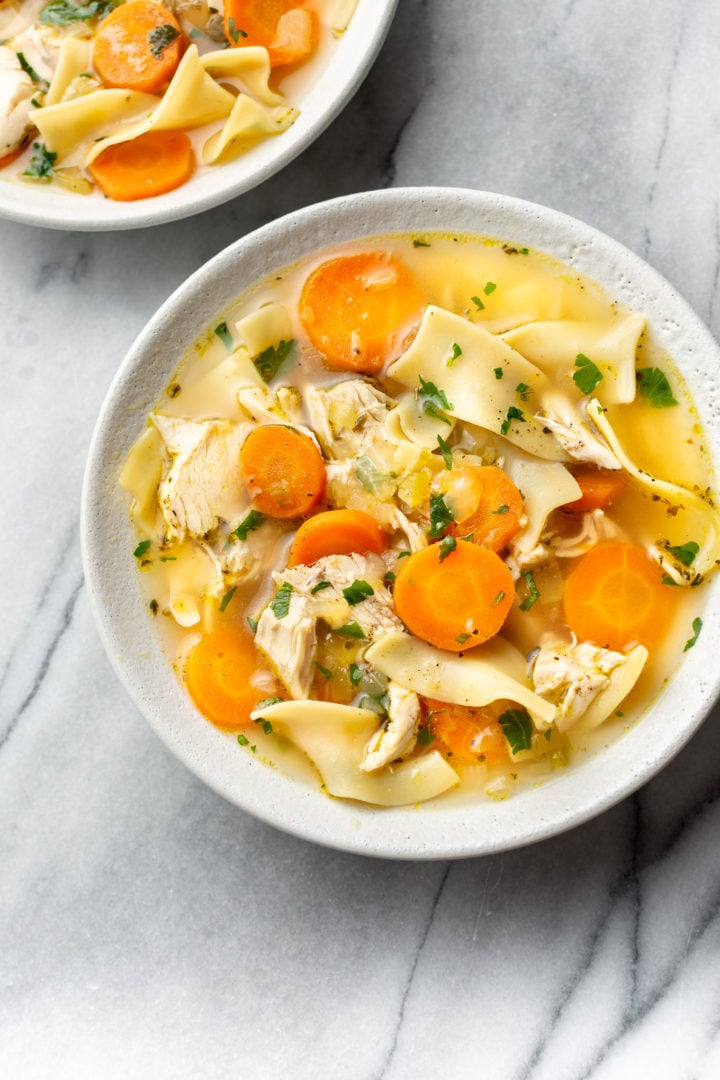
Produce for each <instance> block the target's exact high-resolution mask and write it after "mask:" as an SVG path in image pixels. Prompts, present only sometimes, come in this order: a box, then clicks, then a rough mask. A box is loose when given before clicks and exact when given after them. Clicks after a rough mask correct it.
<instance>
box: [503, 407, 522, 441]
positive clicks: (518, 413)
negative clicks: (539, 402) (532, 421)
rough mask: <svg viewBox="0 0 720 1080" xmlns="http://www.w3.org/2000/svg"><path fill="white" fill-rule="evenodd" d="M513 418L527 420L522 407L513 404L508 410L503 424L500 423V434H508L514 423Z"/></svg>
mask: <svg viewBox="0 0 720 1080" xmlns="http://www.w3.org/2000/svg"><path fill="white" fill-rule="evenodd" d="M513 420H522V422H523V423H526V422H527V421H526V419H525V415H524V413H523V411H522V409H517V408H516V407H515V406H514V405H511V406H510V408H509V409H508V411H507V415H506V417H505V419H504V420H503V422H502V424H501V425H500V434H501V435H507V433H508V431H509V430H510V425H511V424H512V422H513Z"/></svg>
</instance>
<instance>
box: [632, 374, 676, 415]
mask: <svg viewBox="0 0 720 1080" xmlns="http://www.w3.org/2000/svg"><path fill="white" fill-rule="evenodd" d="M635 378H636V379H637V388H638V393H640V394H641V395H642V397H644V398H646V399H647V401H648V403H649V404H650V405H652V407H653V409H669V408H670V406H671V405H677V401H676V400H675V398H674V397H673V392H672V390H671V389H670V383H669V382H668V379H667V375H665V373H664V372H663V371H661V370H660V368H640V370H639V371H637V372H636V373H635Z"/></svg>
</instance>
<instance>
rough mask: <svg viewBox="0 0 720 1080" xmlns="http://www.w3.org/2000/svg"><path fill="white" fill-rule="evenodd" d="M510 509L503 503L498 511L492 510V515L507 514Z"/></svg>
mask: <svg viewBox="0 0 720 1080" xmlns="http://www.w3.org/2000/svg"><path fill="white" fill-rule="evenodd" d="M509 509H510V507H509V506H508V505H507V503H503V504H502V506H498V508H497V510H491V511H490V513H491V514H507V512H508V511H509Z"/></svg>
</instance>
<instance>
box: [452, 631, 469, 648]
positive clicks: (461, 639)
mask: <svg viewBox="0 0 720 1080" xmlns="http://www.w3.org/2000/svg"><path fill="white" fill-rule="evenodd" d="M469 639H470V634H458V636H457V637H456V638H455V640H456V641H457V643H458V645H464V644H465V642H466V641H468V640H469Z"/></svg>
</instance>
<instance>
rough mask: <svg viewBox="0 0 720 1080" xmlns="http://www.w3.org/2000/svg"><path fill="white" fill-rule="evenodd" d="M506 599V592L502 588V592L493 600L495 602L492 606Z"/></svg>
mask: <svg viewBox="0 0 720 1080" xmlns="http://www.w3.org/2000/svg"><path fill="white" fill-rule="evenodd" d="M504 599H505V593H504V592H503V590H502V589H501V590H500V592H499V593H498V594H497V596H496V597H495V599H494V600H493V602H492V603H491V605H490V607H495V606H496V605H497V604H499V603H500V601H501V600H504Z"/></svg>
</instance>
